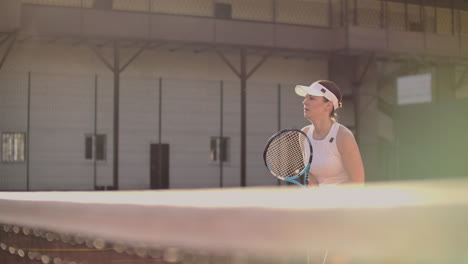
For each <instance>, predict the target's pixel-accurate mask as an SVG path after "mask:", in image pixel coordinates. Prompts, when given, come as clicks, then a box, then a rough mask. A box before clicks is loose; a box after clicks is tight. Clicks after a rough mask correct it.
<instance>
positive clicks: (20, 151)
mask: <svg viewBox="0 0 468 264" xmlns="http://www.w3.org/2000/svg"><path fill="white" fill-rule="evenodd" d="M25 149H26V133H19V132H3V133H2V162H24V161H25Z"/></svg>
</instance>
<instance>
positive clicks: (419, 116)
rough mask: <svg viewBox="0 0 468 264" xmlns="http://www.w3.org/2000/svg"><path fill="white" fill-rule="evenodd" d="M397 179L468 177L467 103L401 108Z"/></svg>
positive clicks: (419, 105) (396, 123)
mask: <svg viewBox="0 0 468 264" xmlns="http://www.w3.org/2000/svg"><path fill="white" fill-rule="evenodd" d="M395 125H396V133H397V137H398V145H397V147H396V150H397V160H398V162H397V164H398V168H397V175H398V177H399V179H402V180H404V179H436V178H453V177H468V159H467V156H468V155H467V154H466V153H467V150H468V101H467V100H459V101H451V102H442V103H432V104H415V105H405V106H400V107H399V109H398V114H397V116H396V122H395Z"/></svg>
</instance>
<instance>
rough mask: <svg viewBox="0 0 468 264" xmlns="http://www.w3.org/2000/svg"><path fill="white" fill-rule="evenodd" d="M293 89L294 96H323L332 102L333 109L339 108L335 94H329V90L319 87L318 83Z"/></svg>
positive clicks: (297, 86)
mask: <svg viewBox="0 0 468 264" xmlns="http://www.w3.org/2000/svg"><path fill="white" fill-rule="evenodd" d="M294 89H295V91H296V94H297V95H299V96H304V97H305V96H306V95H308V94H310V95H315V96H323V97H325V98H327V99H328V100H329V101H332V103H333V107H335V109H338V108H339V103H338V98H336V96H335V94H333V93H332V92H330V90H328V89H327V87H325V86H323V85H321V84H320V83H319V82H314V83H313V84H311V85H310V86H304V85H296V88H294Z"/></svg>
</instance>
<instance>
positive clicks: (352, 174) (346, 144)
mask: <svg viewBox="0 0 468 264" xmlns="http://www.w3.org/2000/svg"><path fill="white" fill-rule="evenodd" d="M336 143H337V147H338V151H339V152H340V154H341V158H342V160H343V166H344V168H345V170H346V172H347V173H348V175H349V182H348V183H364V181H365V175H364V165H363V164H362V158H361V153H360V152H359V147H358V145H357V142H356V139H355V138H354V135H353V133H352V132H351V131H350V130H348V129H347V128H345V127H343V126H341V127H340V129H339V131H338V136H337V139H336Z"/></svg>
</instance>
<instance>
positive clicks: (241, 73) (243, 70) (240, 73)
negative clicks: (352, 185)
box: [216, 48, 273, 187]
mask: <svg viewBox="0 0 468 264" xmlns="http://www.w3.org/2000/svg"><path fill="white" fill-rule="evenodd" d="M216 52H217V53H218V55H219V57H220V58H221V59H222V60H223V61H224V62H225V63H226V64H227V66H228V67H229V68H230V69H231V70H232V71H233V72H234V74H235V75H236V76H237V77H239V79H240V81H241V87H240V88H241V131H240V134H241V148H240V149H241V151H240V152H241V158H240V160H241V168H240V170H241V173H240V185H241V186H242V187H245V186H247V175H246V155H247V154H246V153H247V151H246V150H247V146H246V130H247V126H246V112H247V111H246V101H247V80H248V79H249V78H250V77H251V76H252V75H253V74H254V73H255V72H256V71H257V70H258V68H260V66H262V65H263V63H265V61H266V60H267V59H268V58H269V57H270V56H271V55H272V54H273V52H272V51H269V52H268V53H267V54H266V55H264V56H263V57H262V59H260V61H259V62H257V64H256V65H255V66H254V67H253V68H252V69H251V70H250V71H247V54H246V50H245V48H240V70H237V69H236V67H234V65H233V64H232V63H231V62H230V61H229V59H227V58H226V56H224V54H223V53H222V52H221V51H220V50H217V51H216Z"/></svg>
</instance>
